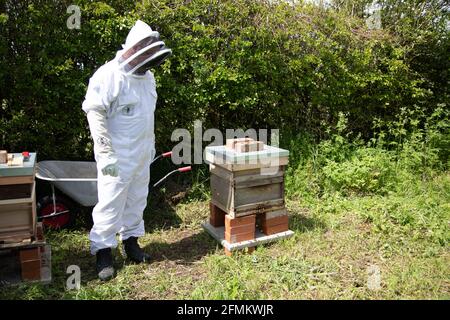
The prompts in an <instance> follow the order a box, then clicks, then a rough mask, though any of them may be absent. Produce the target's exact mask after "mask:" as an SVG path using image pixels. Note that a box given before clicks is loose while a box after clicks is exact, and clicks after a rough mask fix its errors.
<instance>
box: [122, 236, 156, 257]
mask: <svg viewBox="0 0 450 320" xmlns="http://www.w3.org/2000/svg"><path fill="white" fill-rule="evenodd" d="M137 239H138V238H136V237H129V238H128V239H126V240H123V241H122V244H123V253H124V256H125V258H126V259H129V260H131V261H133V262H136V263H141V262H149V261H150V255H149V254H147V253H145V252H144V250H142V249H141V248H140V247H139V244H138V242H137Z"/></svg>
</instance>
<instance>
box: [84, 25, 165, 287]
mask: <svg viewBox="0 0 450 320" xmlns="http://www.w3.org/2000/svg"><path fill="white" fill-rule="evenodd" d="M122 46H123V49H122V50H120V51H118V52H117V54H116V57H115V59H113V60H112V61H110V62H108V63H106V64H105V65H103V66H101V67H100V68H99V69H98V70H97V71H96V72H95V73H94V75H93V76H92V77H91V79H90V80H89V87H88V89H87V93H86V97H85V100H84V102H83V105H82V108H83V111H84V112H85V113H86V116H87V120H88V122H89V128H90V131H91V136H92V138H93V141H94V156H95V160H96V162H97V172H98V173H97V177H98V182H97V184H98V203H97V205H96V206H95V208H94V210H93V212H92V216H93V220H94V226H93V227H92V229H91V232H90V236H89V238H90V241H91V253H92V254H93V255H96V258H97V272H98V276H99V278H100V279H102V280H108V279H110V278H112V277H113V276H114V267H113V258H112V252H111V248H115V247H117V240H116V235H117V234H119V238H120V240H121V241H122V244H123V252H124V254H125V255H126V257H127V258H128V259H130V260H131V261H134V262H137V263H140V262H146V261H148V260H149V256H148V254H146V253H145V252H144V251H143V250H142V249H141V248H140V247H139V245H138V242H137V239H138V238H139V237H141V236H143V235H144V221H143V219H142V216H143V211H144V209H145V206H146V205H147V195H148V185H149V180H150V162H151V160H152V159H153V158H154V156H155V134H154V123H155V120H154V112H155V107H156V99H157V93H156V83H155V77H154V75H153V73H152V72H151V71H150V70H149V68H151V67H154V66H157V65H159V64H160V63H162V62H163V61H164V59H166V58H167V57H168V56H170V54H171V50H170V49H168V48H166V47H165V46H164V42H162V41H160V40H159V33H158V32H156V31H153V30H152V29H151V28H150V26H148V25H147V24H146V23H144V22H142V21H140V20H138V21H137V22H136V24H135V25H134V26H133V27H132V28H131V30H130V32H129V34H128V36H127V38H126V42H125V44H124V45H122Z"/></svg>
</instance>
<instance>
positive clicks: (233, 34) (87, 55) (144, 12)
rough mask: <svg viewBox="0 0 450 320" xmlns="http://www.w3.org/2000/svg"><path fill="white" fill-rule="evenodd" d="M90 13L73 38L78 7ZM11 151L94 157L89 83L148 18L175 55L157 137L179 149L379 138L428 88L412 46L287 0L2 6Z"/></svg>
mask: <svg viewBox="0 0 450 320" xmlns="http://www.w3.org/2000/svg"><path fill="white" fill-rule="evenodd" d="M70 4H76V5H79V6H80V8H81V13H82V16H81V29H80V30H76V29H74V30H69V29H67V27H66V19H67V18H68V17H69V14H68V13H66V9H67V7H68V6H69V5H70ZM0 9H1V12H2V15H1V17H2V18H1V19H0V29H1V37H0V41H1V46H0V47H1V50H2V52H3V53H4V54H3V56H4V57H5V58H4V59H3V60H2V61H1V62H0V88H1V89H0V100H1V110H2V116H1V118H0V144H1V147H2V148H6V149H8V150H16V151H20V150H22V149H29V150H38V151H39V152H40V159H41V160H43V159H45V158H58V159H87V158H90V157H92V144H91V140H90V137H89V130H88V128H87V122H86V119H85V115H84V114H83V112H82V111H81V103H82V101H83V98H84V94H85V91H86V86H87V83H88V79H89V77H90V76H91V75H92V74H93V73H94V71H95V70H96V69H97V68H98V67H99V66H100V65H102V64H103V63H104V62H105V61H107V60H109V59H112V58H113V57H114V54H115V51H116V50H118V49H119V48H120V45H121V44H122V43H123V42H124V39H125V37H126V34H127V32H128V30H129V28H130V27H131V26H132V25H133V23H134V21H135V20H136V19H137V18H140V19H143V20H145V21H146V22H148V23H149V24H150V25H151V26H152V27H153V28H154V29H156V30H158V31H159V32H160V34H161V37H162V39H164V40H165V42H166V44H167V46H168V47H170V48H172V49H173V52H174V55H173V56H172V57H171V58H170V59H168V60H167V61H166V62H165V63H164V64H163V65H162V66H161V68H159V69H158V70H156V72H155V74H156V79H157V83H158V93H159V99H158V104H157V112H156V137H157V147H158V149H159V150H162V149H166V148H170V147H171V146H172V145H173V143H172V142H171V141H170V137H171V132H172V130H174V129H175V128H179V127H183V128H188V129H192V126H193V121H194V120H196V119H199V120H202V121H203V123H204V126H205V127H214V128H219V129H225V128H238V127H241V128H244V129H245V128H249V127H253V128H265V127H267V128H279V129H281V132H282V133H285V132H288V131H290V132H299V131H300V130H304V131H305V132H307V133H308V134H310V135H311V136H312V138H313V139H323V138H326V137H327V136H328V134H327V132H326V128H327V127H329V126H330V124H333V123H335V122H336V120H337V119H338V115H339V113H340V112H344V113H347V114H348V127H349V128H350V129H351V130H352V131H353V132H360V133H361V134H362V137H363V138H367V137H371V135H372V133H371V130H370V127H371V123H372V120H373V118H374V117H380V118H381V119H383V120H389V119H392V118H393V117H394V116H395V115H396V114H397V113H398V111H399V109H400V107H402V106H412V105H413V104H414V103H419V104H420V103H422V102H423V101H424V100H425V99H426V97H427V95H428V93H427V92H428V91H425V90H422V89H421V87H420V83H421V82H420V77H417V75H416V74H414V73H412V72H411V71H410V70H409V67H408V65H407V64H406V63H405V62H404V59H403V55H404V48H403V47H402V46H400V45H398V44H397V43H396V40H395V39H394V38H393V37H391V36H390V35H389V34H388V33H386V32H383V31H369V30H367V29H366V27H365V24H364V22H363V20H360V19H358V18H352V17H349V16H347V15H346V14H345V13H342V12H341V13H340V12H335V11H332V10H322V9H320V8H317V7H315V6H312V5H306V4H305V5H303V4H300V5H295V6H294V5H291V4H288V3H285V2H283V1H280V2H272V1H270V2H269V1H267V2H266V1H253V0H233V1H220V2H216V3H214V4H213V3H211V1H210V0H198V1H182V0H157V1H150V2H139V3H138V4H135V3H133V2H129V1H120V0H115V1H112V0H111V1H104V2H91V1H87V0H77V1H53V0H33V1H31V0H25V1H19V2H18V1H12V0H3V1H0Z"/></svg>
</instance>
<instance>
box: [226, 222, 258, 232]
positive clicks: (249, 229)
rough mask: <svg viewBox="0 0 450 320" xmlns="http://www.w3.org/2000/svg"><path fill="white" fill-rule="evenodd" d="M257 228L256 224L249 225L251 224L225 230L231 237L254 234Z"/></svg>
mask: <svg viewBox="0 0 450 320" xmlns="http://www.w3.org/2000/svg"><path fill="white" fill-rule="evenodd" d="M255 228H256V224H255V223H249V224H244V225H239V226H237V227H230V228H227V229H225V232H228V233H229V234H231V235H233V234H239V233H249V232H254V231H255Z"/></svg>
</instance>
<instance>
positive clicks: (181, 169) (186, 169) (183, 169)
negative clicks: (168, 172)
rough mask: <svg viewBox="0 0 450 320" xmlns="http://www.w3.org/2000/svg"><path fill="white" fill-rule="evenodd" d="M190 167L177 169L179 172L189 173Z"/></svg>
mask: <svg viewBox="0 0 450 320" xmlns="http://www.w3.org/2000/svg"><path fill="white" fill-rule="evenodd" d="M191 170H192V167H191V166H187V167H183V168H178V171H179V172H187V171H191Z"/></svg>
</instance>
